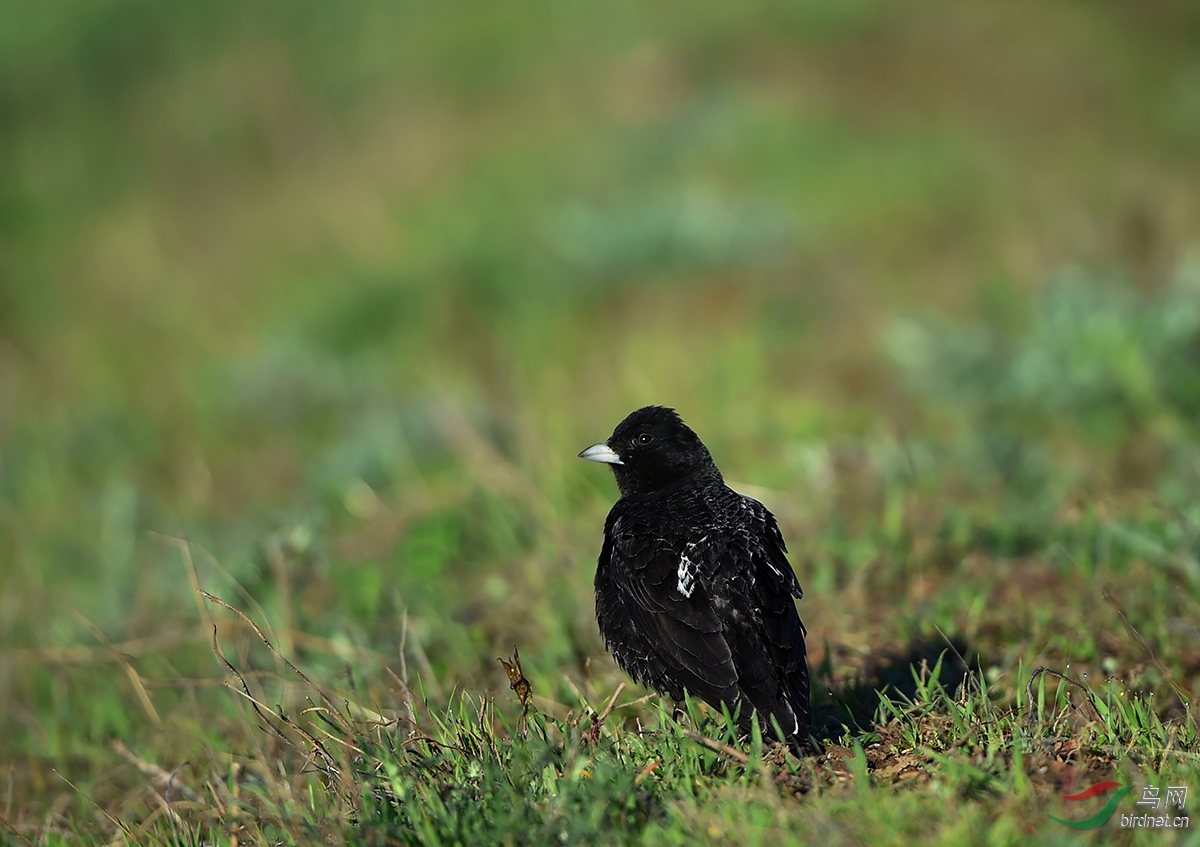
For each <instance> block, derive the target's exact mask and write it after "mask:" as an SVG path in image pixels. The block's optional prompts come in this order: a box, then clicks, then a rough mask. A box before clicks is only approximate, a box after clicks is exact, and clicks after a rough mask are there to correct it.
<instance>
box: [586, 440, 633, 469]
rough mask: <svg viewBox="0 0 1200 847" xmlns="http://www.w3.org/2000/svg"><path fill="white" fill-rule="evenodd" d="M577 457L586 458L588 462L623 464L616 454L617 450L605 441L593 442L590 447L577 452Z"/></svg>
mask: <svg viewBox="0 0 1200 847" xmlns="http://www.w3.org/2000/svg"><path fill="white" fill-rule="evenodd" d="M579 458H581V459H587V460H588V461H589V462H604V464H606V465H623V464H625V463H624V462H622V461H621V457H620V456H618V455H617V451H616V450H614V449H613V448H611V447H609V446H608V445H607V444H606V443H605V442H603V441H601V442H600V443H599V444H593V445H592V446H591V447H589V448H587V449H586V450H584V451H583V452H582V453H580V454H579Z"/></svg>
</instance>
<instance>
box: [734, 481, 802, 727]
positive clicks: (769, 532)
mask: <svg viewBox="0 0 1200 847" xmlns="http://www.w3.org/2000/svg"><path fill="white" fill-rule="evenodd" d="M744 502H745V506H746V508H747V509H748V510H749V511H750V513H751V514H752V515H753V520H751V521H749V522H747V526H748V527H749V532H750V533H751V538H750V544H749V546H750V551H751V560H752V561H754V563H755V593H756V594H757V599H758V603H759V608H760V610H761V615H762V627H763V631H762V640H763V645H764V647H765V648H766V651H767V654H768V655H769V657H770V660H771V663H772V665H773V666H774V667H775V668H776V669H777V671H778V672H780V674H781V680H780V681H781V682H782V683H783V686H784V689H785V690H786V692H787V695H786V698H785V699H787V701H788V703H789V704H790V705H791V707H792V709H793V710H795V712H796V713H797V716H798V717H799V718H800V720H801V721H803V723H804V724H805V725H809V724H810V723H811V716H810V706H809V679H808V663H807V660H806V653H807V650H806V648H805V644H804V636H805V635H806V631H805V628H804V623H803V622H802V621H801V620H800V614H799V613H798V612H797V611H796V603H795V600H794V599H793V598H796V599H799V598H800V597H801V596H802V595H803V591H802V590H801V588H800V581H799V580H798V579H797V578H796V572H795V571H794V570H793V569H792V565H791V563H790V562H789V561H788V559H787V555H786V550H787V547H786V545H785V544H784V541H783V534H782V533H781V532H780V531H779V525H778V524H777V523H776V521H775V516H774V515H772V514H771V512H770V511H769V510H768V509H767V508H766V506H764V505H763V504H762V503H759V502H758V501H757V500H752V499H750V498H745V501H744Z"/></svg>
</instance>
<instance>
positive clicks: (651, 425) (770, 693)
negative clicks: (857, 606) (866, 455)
mask: <svg viewBox="0 0 1200 847" xmlns="http://www.w3.org/2000/svg"><path fill="white" fill-rule="evenodd" d="M579 455H580V456H581V457H582V458H585V459H590V460H592V461H597V462H606V463H608V464H609V465H611V466H612V469H613V473H614V474H615V475H616V478H617V486H618V487H619V488H620V490H621V498H620V499H619V500H618V501H617V503H616V505H614V506H613V508H612V511H611V512H609V514H608V520H607V521H606V522H605V524H604V546H603V548H602V550H601V552H600V561H599V566H598V568H597V570H596V620H597V622H598V623H599V625H600V632H601V634H602V635H603V636H604V641H605V644H606V645H607V646H608V649H609V650H610V651H611V652H612V654H613V656H614V657H615V658H616V660H617V662H618V663H619V664H620V665H621V667H623V668H624V669H625V670H626V671H627V672H628V673H629V674H630V676H632V677H633V678H634V679H636V680H638V681H639V682H642V683H645V684H646V685H649V686H650V687H652V688H654V689H655V690H657V691H658V692H659V693H661V694H665V695H668V696H670V697H672V698H674V699H676V700H681V699H683V694H684V692H685V691H686V692H688V693H690V694H691V695H692V696H695V697H699V698H700V699H702V700H704V701H705V702H707V703H708V704H710V705H711V706H714V707H716V708H718V709H719V708H721V706H722V704H724V705H725V706H727V707H728V708H729V710H730V712H731V713H737V714H738V715H739V718H738V720H739V724H740V727H741V729H742V730H743V731H748V730H749V727H750V720H751V715H752V714H754V713H755V712H757V714H758V718H759V722H760V724H761V725H762V726H763V731H764V732H766V733H770V732H771V731H772V730H771V720H770V719H771V718H774V719H775V720H776V721H777V722H778V724H779V727H780V728H781V729H782V731H783V733H784V735H785V736H786V739H787V741H788V743H789V744H790V745H791V746H792V747H793V748H794V749H796V750H801V749H804V748H805V747H806V746H807V744H806V742H807V740H808V738H809V733H808V727H809V725H810V723H811V716H810V712H809V682H808V665H807V662H806V659H805V647H804V635H805V630H804V624H803V623H801V621H800V616H799V614H798V613H797V612H796V604H795V602H794V599H793V598H795V599H799V598H800V597H801V596H802V592H801V589H800V582H799V581H798V580H797V579H796V574H795V572H794V571H793V570H792V566H791V563H790V562H788V559H787V556H786V555H785V553H786V547H785V545H784V541H783V535H782V534H781V533H780V531H779V526H778V524H777V523H776V522H775V516H774V515H772V514H771V512H770V511H768V510H767V508H766V507H765V506H763V504H762V503H759V502H758V501H757V500H754V499H752V498H750V497H746V496H744V495H742V494H738V493H737V492H736V491H734V490H733V489H731V488H729V486H727V485H726V484H725V481H724V479H723V478H722V477H721V472H720V471H719V470H717V466H716V464H715V463H714V462H713V459H712V456H711V455H710V454H709V452H708V448H707V447H705V446H704V443H703V442H702V441H701V440H700V438H699V437H698V436H697V435H696V433H695V432H693V431H692V430H691V429H690V428H689V427H688V426H687V424H685V423H684V422H683V420H682V419H680V417H679V415H677V414H676V413H675V411H674V410H672V409H667V408H664V407H662V406H646V407H644V408H641V409H638V410H637V411H635V412H633V413H632V414H630V415H629V417H627V418H625V420H623V421H622V422H621V423H620V424H619V425H618V426H617V428H616V430H614V431H613V434H612V436H611V437H609V439H608V440H607V441H604V442H601V443H600V444H595V445H593V446H591V447H589V448H587V449H586V450H584V451H583V452H582V453H580V454H579Z"/></svg>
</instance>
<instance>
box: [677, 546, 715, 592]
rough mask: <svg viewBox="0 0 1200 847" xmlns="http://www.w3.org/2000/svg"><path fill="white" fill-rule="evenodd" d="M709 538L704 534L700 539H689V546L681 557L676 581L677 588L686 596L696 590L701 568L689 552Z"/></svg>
mask: <svg viewBox="0 0 1200 847" xmlns="http://www.w3.org/2000/svg"><path fill="white" fill-rule="evenodd" d="M707 540H708V536H707V535H706V536H704V537H703V538H701V539H700V540H699V541H689V542H688V544H687V547H685V548H684V550H683V555H682V556H680V557H679V570H678V571H677V573H676V576H677V578H678V581H677V582H676V583H675V588H676V589H677V590H678V591H679V593H680V594H682V595H683V596H684V597H691V596H692V592H693V591H695V590H696V577H697V576H698V574H699V570H698V568H697V567H696V563H695V562H693V561H692V560H691V559H690V558H688V553H690V552H692V551H693V550H695V549H696V546H697V545H699V544H703V543H704V542H705V541H707Z"/></svg>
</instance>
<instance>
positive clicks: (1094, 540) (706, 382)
mask: <svg viewBox="0 0 1200 847" xmlns="http://www.w3.org/2000/svg"><path fill="white" fill-rule="evenodd" d="M1198 48H1200V7H1198V6H1197V5H1196V4H1195V3H1192V2H1185V0H1175V2H1171V1H1170V0H1165V1H1164V2H1153V3H1144V4H1129V3H1119V2H1101V1H1100V0H1097V1H1096V2H1063V3H1055V4H1044V3H1031V2H1013V3H1003V4H996V3H973V2H968V3H961V2H956V3H951V2H944V0H927V2H918V3H910V4H890V3H879V2H873V0H851V2H830V0H809V1H808V2H747V3H742V4H736V5H731V4H727V3H717V2H707V0H703V1H702V2H691V3H679V2H652V3H637V4H635V3H603V4H600V3H590V2H583V3H575V4H567V5H563V4H555V3H525V2H519V3H495V2H452V3H432V4H430V3H418V2H395V3H393V2H360V3H352V4H345V5H341V6H336V7H334V6H330V5H329V4H325V3H315V2H295V3H276V2H263V3H250V4H246V3H232V2H225V0H216V2H211V3H201V4H196V3H179V2H166V3H164V2H146V1H145V0H100V2H89V3H82V2H50V3H36V4H35V3H14V4H4V5H3V6H0V591H2V595H0V739H2V741H0V765H3V766H4V769H5V770H6V771H7V772H8V773H9V774H10V782H9V785H10V789H9V794H8V796H9V797H10V798H12V797H15V798H16V799H15V800H11V799H10V803H9V808H10V813H9V814H10V815H13V816H15V815H16V812H12V811H11V809H12V808H13V807H14V806H15V807H17V808H19V809H24V810H27V812H28V815H30V816H36V815H46V814H50V813H52V812H53V811H55V810H59V811H61V809H62V808H64V806H63V805H62V804H61V803H59V801H58V800H55V799H54V798H55V797H56V796H58V795H59V794H60V792H61V791H63V790H64V789H63V786H61V784H59V783H57V782H56V781H55V780H54V778H53V777H52V776H51V775H50V772H49V768H50V767H57V768H59V769H60V770H63V771H64V772H66V773H69V774H71V775H72V776H73V778H75V779H77V780H79V781H81V782H82V783H83V784H92V783H91V782H90V781H89V780H91V779H92V778H95V779H96V783H95V786H94V790H95V791H97V792H99V794H100V795H101V796H103V795H104V792H105V788H104V785H105V784H106V780H107V781H109V782H111V781H113V780H117V781H119V779H120V778H122V777H121V776H120V775H117V776H114V775H113V772H112V771H110V770H109V768H111V767H113V764H114V762H116V761H117V760H116V759H115V758H114V754H113V753H112V751H111V750H110V749H109V747H108V742H109V740H110V739H111V738H113V737H117V738H121V739H124V741H125V743H127V744H129V745H130V746H136V745H137V744H139V743H140V744H142V745H143V747H142V749H144V750H145V749H150V750H158V751H160V753H161V755H162V757H163V758H164V760H165V759H170V758H171V755H172V754H171V752H170V751H171V750H172V749H173V745H180V746H182V747H186V746H187V744H188V743H190V742H187V741H186V740H180V739H187V738H193V739H194V738H196V737H202V738H206V739H208V742H206V743H211V744H212V745H214V746H215V747H217V748H218V749H219V748H221V746H222V745H228V744H229V743H231V742H229V739H228V734H227V732H228V727H227V726H225V725H223V724H222V723H221V722H220V720H218V718H217V717H215V716H218V715H221V714H223V712H222V708H223V706H222V705H221V703H222V702H223V701H225V700H228V696H229V695H228V694H227V693H226V692H224V691H223V690H222V689H220V688H219V687H218V683H219V679H220V677H221V669H220V668H219V667H218V666H217V665H216V664H215V662H214V661H213V658H212V655H211V652H210V647H209V641H208V633H207V632H206V630H205V628H204V626H203V625H202V618H201V616H200V613H199V612H198V611H197V604H196V602H195V600H194V599H193V597H192V596H191V594H192V591H191V588H190V586H189V582H188V573H187V569H186V567H185V565H184V561H183V557H182V556H181V552H180V545H179V543H178V542H177V541H176V540H175V539H178V538H182V537H187V538H189V539H191V540H192V541H193V542H195V543H196V545H197V549H196V551H195V556H196V559H195V561H196V567H197V570H198V573H199V576H200V581H201V583H202V584H203V585H204V587H205V588H207V589H209V590H211V591H213V592H214V593H217V594H220V595H221V596H224V597H225V598H226V599H228V600H230V601H231V602H236V603H238V604H239V605H241V606H242V607H243V608H246V609H247V610H248V611H251V612H253V613H254V614H256V615H258V616H259V619H260V620H261V621H262V622H264V623H268V622H269V623H270V624H271V626H272V627H273V631H274V632H276V633H278V634H279V638H280V642H281V644H282V646H284V647H285V648H287V650H288V651H290V653H291V655H298V656H299V657H301V658H302V660H303V661H304V662H305V663H306V664H307V666H308V667H313V668H316V669H317V673H318V675H319V674H320V673H326V674H328V675H329V676H330V677H332V676H334V675H336V674H338V673H340V672H341V670H340V669H341V668H342V666H343V663H345V662H348V661H349V662H354V663H355V665H356V667H357V668H358V669H359V671H358V672H360V673H363V674H365V675H366V676H367V677H368V678H372V677H373V676H374V675H377V674H378V669H379V668H380V667H381V666H382V665H384V664H387V663H388V662H392V661H394V658H395V656H396V655H397V650H398V644H399V641H400V635H401V619H402V615H403V612H404V611H405V610H407V612H408V615H409V618H410V622H411V623H412V627H413V633H414V638H417V639H419V645H420V650H419V653H420V656H419V657H418V659H419V663H420V664H421V665H422V667H421V670H422V672H423V677H424V678H425V679H426V682H427V684H428V685H429V686H430V687H431V691H432V692H437V693H444V692H448V691H450V690H451V689H452V688H453V687H455V686H459V687H465V688H467V689H470V690H483V689H485V688H487V689H491V688H501V689H502V688H504V687H505V683H504V681H503V677H502V674H501V673H500V671H499V668H498V666H497V665H496V663H495V656H497V655H500V654H501V653H507V652H509V651H510V649H511V645H512V644H513V643H517V644H519V645H520V646H521V648H522V651H523V655H524V656H525V657H527V663H528V664H529V666H530V668H531V669H532V672H533V673H535V674H542V675H543V676H544V677H545V678H548V679H556V678H557V677H558V676H560V675H561V674H562V673H568V674H570V675H573V676H575V677H582V676H587V675H596V676H602V677H603V678H605V679H613V680H616V679H620V678H622V677H621V675H620V673H619V671H617V670H616V669H615V668H614V667H613V666H612V665H611V664H610V663H609V661H608V659H607V658H605V655H604V651H603V645H602V644H601V642H600V639H599V636H598V635H597V633H596V631H595V623H594V619H593V617H592V611H591V595H590V579H591V574H592V572H593V569H594V560H595V556H596V554H597V552H598V550H599V543H600V532H601V527H602V522H603V518H604V514H605V512H606V510H607V508H608V507H609V505H610V504H611V502H612V500H613V499H614V498H615V493H616V492H615V486H614V485H613V483H612V481H611V478H610V475H608V474H607V473H606V472H605V470H604V469H602V468H597V467H593V466H589V465H585V463H582V462H579V461H577V460H576V458H575V454H576V452H577V451H578V450H579V449H581V448H582V447H584V446H586V445H588V444H590V443H592V442H594V441H596V440H599V439H600V438H602V437H604V436H606V435H607V434H608V433H609V432H610V431H611V429H612V427H613V426H614V425H615V424H616V423H617V422H618V421H619V420H620V419H621V418H622V417H623V416H624V415H625V414H626V413H627V412H628V411H630V410H631V409H633V408H635V407H636V406H639V405H643V404H646V403H661V404H666V405H672V406H675V407H676V408H678V410H679V411H680V412H681V413H682V414H683V416H684V417H685V419H686V420H688V421H689V422H690V423H691V424H692V425H693V426H694V427H695V428H696V429H697V430H698V431H699V432H700V434H701V436H702V437H703V438H704V439H705V440H706V442H707V443H708V444H709V446H710V447H711V448H712V450H713V452H714V454H715V455H716V457H717V460H718V462H719V464H720V465H721V467H722V468H723V470H724V471H725V473H726V476H727V478H728V479H729V480H730V481H731V482H732V483H733V484H734V485H735V487H739V488H741V490H744V491H747V492H749V493H752V494H754V495H755V496H758V497H759V498H760V499H763V500H764V501H765V502H767V504H768V505H769V506H770V507H771V508H773V509H774V510H775V511H776V512H777V514H778V515H779V517H780V521H781V523H782V524H783V528H784V533H785V536H786V537H787V538H788V539H789V542H790V544H791V547H792V551H793V561H794V562H795V564H796V566H797V570H798V572H799V573H800V577H801V581H802V583H803V584H804V585H805V587H806V589H807V590H808V597H807V598H806V599H805V600H804V601H803V603H802V605H801V611H802V614H803V616H804V617H805V619H806V621H807V622H808V623H809V629H810V642H811V644H812V647H811V650H812V652H813V656H814V662H815V663H816V664H819V665H823V666H824V668H825V673H826V674H827V675H831V678H833V677H837V676H838V675H839V674H841V675H846V674H852V673H854V672H855V669H857V668H861V667H862V666H864V664H866V663H867V662H868V660H869V659H870V657H871V656H872V655H873V654H875V653H877V651H879V650H882V649H885V648H891V647H895V646H899V647H901V648H903V646H904V645H905V644H908V643H910V642H911V641H912V640H913V639H915V638H918V637H924V636H930V635H931V634H932V632H933V628H934V627H939V628H941V629H942V630H945V631H948V632H951V633H953V634H955V636H956V637H958V638H961V639H964V640H965V641H966V642H967V643H968V644H969V645H970V646H971V649H973V650H978V651H980V652H981V654H982V655H984V656H985V658H986V661H987V662H988V663H990V664H993V665H994V666H995V667H997V668H999V669H1000V670H1001V672H1002V674H1010V677H1009V682H1010V684H1012V685H1014V686H1015V685H1017V683H1016V681H1015V680H1013V679H1012V678H1011V671H1012V670H1013V669H1014V668H1015V667H1016V663H1017V661H1018V660H1020V661H1026V662H1028V661H1031V660H1036V659H1039V658H1040V659H1041V660H1043V661H1046V660H1049V659H1051V658H1057V659H1063V660H1065V661H1071V660H1074V661H1076V662H1077V663H1087V662H1097V663H1098V662H1101V661H1102V660H1103V659H1104V657H1106V656H1114V657H1116V658H1117V659H1121V660H1123V659H1124V658H1127V659H1128V660H1129V661H1128V664H1130V665H1132V664H1136V662H1137V661H1138V660H1139V659H1138V653H1137V651H1136V650H1134V649H1133V648H1132V647H1129V646H1128V645H1125V646H1122V645H1121V644H1120V643H1119V642H1114V640H1113V638H1112V636H1114V635H1117V634H1119V633H1120V624H1119V623H1116V622H1115V619H1114V618H1112V616H1111V615H1110V616H1108V617H1107V618H1106V617H1104V615H1103V614H1101V613H1100V612H1098V611H1097V608H1098V607H1102V605H1103V604H1102V603H1101V602H1100V601H1099V599H1098V597H1099V587H1098V586H1099V585H1100V584H1102V583H1103V582H1105V581H1107V582H1111V583H1113V584H1115V585H1117V586H1118V587H1119V588H1123V589H1125V590H1127V591H1128V592H1129V594H1128V595H1127V596H1126V598H1125V603H1126V605H1127V607H1129V608H1130V610H1131V615H1135V616H1137V621H1138V624H1139V626H1142V627H1144V634H1145V635H1146V637H1147V638H1148V639H1150V641H1151V643H1152V644H1156V645H1159V646H1160V648H1161V649H1162V650H1163V653H1164V655H1168V656H1169V659H1168V661H1169V663H1170V664H1171V666H1172V667H1173V668H1175V669H1176V670H1177V672H1178V673H1179V674H1181V678H1182V679H1191V678H1192V675H1194V674H1197V673H1200V670H1198V668H1200V644H1198V643H1197V638H1196V624H1195V622H1196V620H1197V606H1196V603H1195V600H1194V599H1193V598H1194V597H1195V596H1196V591H1197V589H1198V588H1200V568H1198V566H1197V553H1198V552H1200V543H1198V541H1197V539H1198V538H1200V499H1198V498H1197V494H1198V493H1200V430H1198V429H1197V425H1196V421H1197V413H1198V412H1200V263H1198V261H1197V258H1196V252H1195V246H1196V244H1197V233H1198V232H1200V228H1198V227H1200V49H1198ZM239 586H240V587H239ZM255 604H261V606H256V605H255ZM260 612H261V614H259V613H260ZM89 624H90V626H89ZM1189 626H1190V629H1189V628H1188V627H1189ZM92 627H94V628H95V629H96V630H98V631H99V632H101V633H103V635H104V637H106V638H107V639H108V640H111V641H112V642H114V643H115V644H116V645H117V647H118V649H120V650H121V651H123V652H124V653H125V654H126V655H128V656H130V657H132V659H133V660H135V661H136V666H137V668H138V672H139V673H140V674H141V675H142V676H143V677H144V680H145V683H146V686H147V690H148V691H149V696H150V697H151V700H152V703H153V707H154V708H153V710H152V711H154V712H155V713H156V716H157V718H159V721H160V722H159V724H157V725H156V724H155V721H154V720H153V719H152V717H151V715H150V712H149V711H148V710H147V709H146V708H145V706H144V704H142V703H140V701H139V699H138V697H137V694H136V691H135V690H134V688H133V686H131V685H129V684H128V682H127V680H126V679H125V677H124V676H123V673H122V670H121V666H120V665H119V664H118V663H117V662H115V661H114V660H113V654H112V652H111V651H110V650H109V649H108V648H107V647H105V646H104V645H103V644H102V643H101V642H100V641H99V640H97V636H96V634H95V633H94V632H93V631H92ZM1106 637H1108V638H1109V640H1108V641H1105V638H1106ZM1167 645H1173V647H1168V646H1167ZM1123 650H1124V651H1125V652H1124V653H1122V651H1123ZM322 669H323V670H322ZM1151 673H1153V669H1151ZM536 679H538V677H535V681H536ZM380 684H383V683H382V682H381V683H380ZM555 684H556V683H553V682H551V683H549V685H550V686H551V688H552V687H553V685H555ZM1155 684H1157V683H1155V681H1154V680H1153V679H1151V680H1150V681H1149V682H1147V683H1146V685H1148V686H1150V687H1153V686H1154V685H1155ZM818 687H820V686H818ZM543 690H545V687H544V686H543ZM437 693H435V695H434V696H438V694H437ZM835 722H836V721H835ZM223 733H226V734H225V735H223ZM182 757H183V755H182V754H180V755H178V756H176V757H175V759H174V761H175V762H176V763H177V762H178V761H179V760H180V759H181V758H182ZM168 769H169V767H168ZM13 786H15V787H13Z"/></svg>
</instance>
